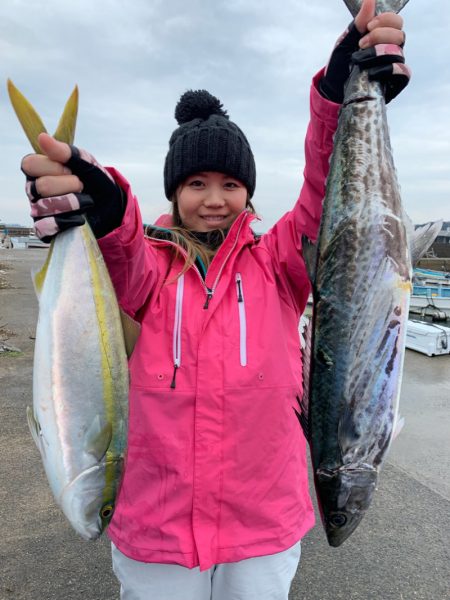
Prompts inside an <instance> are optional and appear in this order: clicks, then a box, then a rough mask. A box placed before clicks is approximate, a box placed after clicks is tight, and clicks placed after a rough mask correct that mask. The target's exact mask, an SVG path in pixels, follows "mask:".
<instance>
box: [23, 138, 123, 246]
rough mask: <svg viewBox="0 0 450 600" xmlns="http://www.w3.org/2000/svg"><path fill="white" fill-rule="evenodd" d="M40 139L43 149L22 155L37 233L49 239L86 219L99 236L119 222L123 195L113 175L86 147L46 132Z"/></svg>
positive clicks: (27, 190) (45, 239) (109, 230)
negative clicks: (64, 140)
mask: <svg viewBox="0 0 450 600" xmlns="http://www.w3.org/2000/svg"><path fill="white" fill-rule="evenodd" d="M38 141H39V145H40V147H41V149H42V152H43V154H29V155H27V156H25V157H24V158H23V160H22V171H23V172H24V173H25V175H26V177H27V183H26V192H27V196H28V199H29V200H30V203H31V216H32V217H33V219H34V222H35V225H34V226H35V230H36V235H37V236H38V237H39V238H40V239H42V240H43V241H50V240H51V239H52V238H53V237H54V236H55V235H57V234H58V233H60V232H61V231H64V230H66V229H69V228H70V227H76V226H79V225H83V224H84V223H85V220H86V219H87V220H88V222H89V224H90V225H91V227H92V230H93V231H94V234H95V236H96V237H97V238H100V237H103V236H104V235H106V234H107V233H109V232H111V231H112V230H113V229H115V228H116V227H118V226H119V225H120V223H121V221H122V218H123V215H124V213H125V208H126V198H125V195H124V193H123V192H122V190H121V188H120V187H119V186H118V185H117V184H116V183H115V181H114V180H113V178H112V177H111V175H110V174H109V173H108V172H107V171H106V170H105V169H104V168H103V167H102V166H101V165H99V164H98V163H97V161H96V160H95V158H94V157H93V156H91V155H90V154H89V153H88V152H86V151H84V150H79V149H78V148H76V147H75V146H69V145H68V144H65V143H63V142H59V141H57V140H55V139H54V138H52V137H51V136H50V135H48V134H46V133H41V134H40V135H39V138H38Z"/></svg>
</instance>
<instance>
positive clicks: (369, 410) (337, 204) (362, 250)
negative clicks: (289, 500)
mask: <svg viewBox="0 0 450 600" xmlns="http://www.w3.org/2000/svg"><path fill="white" fill-rule="evenodd" d="M402 215H403V209H402V205H401V199H400V193H399V186H398V183H397V178H396V173H395V168H394V162H393V157H392V152H391V146H390V141H389V132H388V126H387V120H386V110H385V103H384V98H383V94H382V90H381V88H380V85H379V84H378V83H377V82H370V81H369V80H368V77H367V74H366V73H365V72H359V70H358V69H356V68H355V69H354V70H353V72H352V76H351V78H350V81H349V83H348V85H347V88H346V93H345V99H344V104H343V107H342V110H341V114H340V117H339V125H338V129H337V132H336V136H335V142H334V151H333V156H332V159H331V163H330V174H329V177H328V181H327V192H326V197H325V200H324V208H323V215H322V221H321V229H320V234H319V239H318V242H317V246H318V252H317V256H316V265H315V274H314V276H313V278H314V282H313V293H314V317H313V321H314V322H313V346H312V357H311V367H310V372H309V383H308V386H309V390H308V391H307V393H309V408H308V410H309V436H310V445H311V458H312V464H313V471H314V481H315V486H316V491H317V496H318V501H319V506H320V510H321V516H322V520H323V523H324V527H325V531H326V535H327V538H328V541H329V543H330V544H331V545H333V546H339V545H340V544H341V543H342V542H343V541H344V540H345V539H347V537H348V536H349V535H350V534H351V533H352V532H353V531H354V529H355V528H356V527H357V525H358V524H359V522H360V520H361V518H362V516H363V515H364V513H365V511H366V510H367V508H368V506H369V505H370V501H371V498H372V494H373V491H374V489H375V485H376V482H377V477H378V471H379V467H380V465H381V463H382V461H383V459H384V457H385V455H386V452H387V450H388V447H389V445H390V441H391V438H392V433H393V427H394V423H395V420H396V415H397V407H398V399H399V392H400V381H401V374H402V368H403V357H404V345H405V334H406V321H407V317H408V306H409V296H410V290H411V283H410V280H411V261H410V257H409V251H408V242H407V238H406V231H405V226H404V224H403V221H402Z"/></svg>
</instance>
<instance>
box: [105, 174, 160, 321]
mask: <svg viewBox="0 0 450 600" xmlns="http://www.w3.org/2000/svg"><path fill="white" fill-rule="evenodd" d="M107 170H108V171H109V173H111V175H112V176H113V177H114V180H115V181H116V182H117V184H118V185H120V187H121V188H122V189H123V190H124V191H125V193H126V195H127V208H126V211H125V215H124V217H123V220H122V223H121V225H120V226H119V227H118V228H117V229H114V230H113V231H112V232H111V233H109V234H108V235H106V236H105V237H103V238H100V239H99V240H98V245H99V246H100V250H101V252H102V254H103V258H104V259H105V262H106V266H107V267H108V271H109V274H110V276H111V280H112V282H113V285H114V288H115V290H116V294H117V299H118V302H119V304H120V306H121V307H122V308H123V310H124V311H125V312H126V313H128V314H129V315H130V316H131V317H134V316H135V314H136V312H137V311H138V310H139V309H140V308H141V307H142V306H143V305H144V303H145V302H146V300H147V298H148V296H149V294H151V293H152V291H153V289H154V287H155V284H156V281H157V279H158V266H157V260H156V251H155V249H154V248H153V247H152V246H151V245H150V244H148V243H147V242H146V241H145V237H144V229H143V224H142V219H141V214H140V211H139V206H138V203H137V200H136V197H135V196H134V195H133V194H132V192H131V188H130V184H129V183H128V181H127V180H126V179H125V178H124V177H123V176H122V175H121V174H120V173H119V172H118V171H116V170H115V169H113V168H111V167H108V168H107Z"/></svg>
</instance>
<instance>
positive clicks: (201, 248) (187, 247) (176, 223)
mask: <svg viewBox="0 0 450 600" xmlns="http://www.w3.org/2000/svg"><path fill="white" fill-rule="evenodd" d="M170 201H171V202H172V217H173V224H172V226H171V227H170V241H172V242H174V244H175V245H174V246H171V248H172V261H175V260H176V259H177V258H178V256H179V255H180V254H181V252H180V248H181V249H183V250H184V251H185V253H186V257H185V261H184V265H183V268H182V269H181V271H180V272H179V273H178V274H177V275H176V277H175V278H174V279H171V280H170V281H166V283H167V284H169V283H173V282H174V281H176V280H177V279H178V278H179V277H181V275H183V274H184V273H186V271H187V270H188V269H189V268H190V267H191V266H192V265H193V264H194V263H195V261H196V260H197V259H198V258H199V259H200V260H201V262H202V263H203V264H204V265H205V268H206V269H208V267H209V265H210V264H211V261H212V259H213V258H214V256H215V254H216V252H217V250H218V249H219V248H220V246H221V245H222V242H223V241H224V239H225V238H226V236H227V233H228V231H227V230H222V229H215V230H214V231H211V232H210V235H208V236H207V237H206V242H202V241H200V240H199V239H198V238H196V236H195V234H194V233H193V232H192V231H191V230H190V229H187V228H186V227H185V226H184V224H183V221H182V220H181V216H180V212H179V210H178V202H177V195H176V192H175V194H174V195H173V196H172V198H170ZM246 208H247V210H249V212H251V213H252V214H256V211H255V208H254V206H253V204H252V203H251V201H250V198H247V204H246ZM150 234H151V237H156V238H159V239H167V237H168V236H167V233H166V232H164V231H161V230H158V229H152V227H151V226H148V227H147V228H146V235H150Z"/></svg>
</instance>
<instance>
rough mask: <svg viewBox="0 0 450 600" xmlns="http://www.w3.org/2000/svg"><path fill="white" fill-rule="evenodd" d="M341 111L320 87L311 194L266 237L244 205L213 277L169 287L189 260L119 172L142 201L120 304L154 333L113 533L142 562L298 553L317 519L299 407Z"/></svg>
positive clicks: (137, 390) (140, 370) (131, 228)
mask: <svg viewBox="0 0 450 600" xmlns="http://www.w3.org/2000/svg"><path fill="white" fill-rule="evenodd" d="M319 75H320V74H319ZM337 111H338V106H337V105H335V104H332V103H330V102H328V101H326V100H324V99H323V98H322V97H321V96H320V95H319V94H318V92H317V90H316V87H315V85H313V87H312V93H311V113H312V116H311V122H310V125H309V128H308V132H307V137H306V168H305V183H304V185H303V189H302V191H301V194H300V198H299V200H298V202H297V203H296V205H295V207H294V208H293V210H292V211H290V212H289V213H287V214H286V215H285V216H284V217H282V218H281V219H280V221H278V223H277V224H276V225H275V226H274V227H273V228H272V229H271V230H270V231H269V232H268V233H266V234H265V235H263V236H262V237H261V238H260V239H255V236H254V235H253V233H252V231H251V229H250V223H251V221H252V216H251V215H250V214H249V213H247V212H246V211H244V212H243V213H242V214H241V215H240V216H239V217H238V218H237V220H236V221H235V222H234V224H233V226H232V227H231V229H230V232H229V234H228V236H227V238H226V239H225V241H224V243H223V244H222V246H221V247H220V249H219V250H218V252H217V254H216V256H215V257H214V260H213V261H212V263H211V265H210V268H209V269H208V272H207V275H206V279H205V281H204V280H203V279H202V277H201V275H200V273H199V271H198V270H197V268H195V267H193V268H191V269H189V270H188V271H187V272H186V273H185V274H184V276H182V277H180V278H179V279H178V280H177V281H175V282H174V283H171V284H169V285H167V284H165V281H166V280H167V279H168V280H169V281H170V280H171V279H173V278H174V277H175V276H176V274H177V273H179V271H180V270H181V268H182V265H183V259H182V257H180V259H178V260H177V261H176V262H175V263H173V264H172V261H171V252H170V244H171V243H170V242H166V241H161V240H154V239H146V238H144V236H143V227H142V222H141V217H140V214H139V209H138V205H137V202H136V199H135V198H134V197H133V195H132V194H131V191H130V188H129V184H128V183H127V182H126V181H125V179H124V178H123V177H122V176H121V175H120V174H118V173H117V172H115V171H114V170H113V169H111V170H110V172H112V174H113V175H114V176H115V178H116V180H117V181H118V183H119V184H120V185H121V186H122V187H123V189H124V190H126V191H127V192H128V206H127V210H126V214H125V217H124V220H123V223H122V225H121V226H120V227H119V228H118V229H116V230H114V231H113V232H112V233H111V234H109V235H108V236H106V237H104V238H103V239H101V240H100V247H101V249H102V252H103V255H104V257H105V259H106V262H107V265H108V268H109V271H110V273H111V276H112V280H113V283H114V285H115V288H116V291H117V295H118V298H119V302H120V304H121V305H122V307H123V308H124V309H125V310H126V311H127V312H128V313H129V314H130V315H132V316H133V317H134V318H136V319H137V320H138V321H140V323H141V325H142V329H141V334H140V337H139V340H138V343H137V346H136V348H135V350H134V353H133V355H132V357H131V359H130V373H131V390H130V424H129V441H128V453H127V460H126V467H125V473H124V477H123V482H122V486H121V489H120V493H119V495H118V499H117V504H116V509H115V512H114V516H113V519H112V521H111V523H110V525H109V527H108V535H109V537H110V538H111V540H112V541H113V542H114V544H115V545H116V546H117V547H118V548H119V549H120V550H121V551H122V552H123V553H124V554H126V555H127V556H129V557H131V558H133V559H135V560H139V561H143V562H158V563H177V564H180V565H184V566H186V567H189V568H192V567H195V566H198V565H200V568H201V569H207V568H209V567H211V565H213V564H218V563H224V562H231V561H238V560H241V559H245V558H250V557H254V556H261V555H266V554H273V553H275V552H279V551H282V550H285V549H286V548H288V547H290V546H292V545H293V544H294V543H296V542H297V541H298V540H299V539H300V538H301V537H302V536H303V535H304V534H305V533H306V532H307V531H308V530H309V529H310V528H311V527H312V526H313V524H314V512H313V508H312V504H311V500H310V496H309V492H308V475H307V463H306V451H305V439H304V437H303V434H302V431H301V429H300V425H299V422H298V419H297V416H296V414H295V412H294V409H296V410H299V405H298V402H297V397H299V396H300V394H301V388H302V369H301V362H300V354H299V352H300V343H299V335H298V322H299V317H300V315H301V313H302V311H303V309H304V307H305V304H306V301H307V297H308V293H309V283H308V279H307V274H306V271H305V266H304V262H303V259H302V254H301V243H300V240H301V234H302V233H306V234H307V235H308V236H310V237H313V238H314V237H315V236H316V234H317V229H318V225H319V220H320V214H321V201H322V198H323V196H324V183H325V178H326V176H327V172H328V161H329V156H330V153H331V150H332V138H333V134H334V131H335V128H336V125H337ZM208 298H209V299H208ZM206 306H207V308H206Z"/></svg>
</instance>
